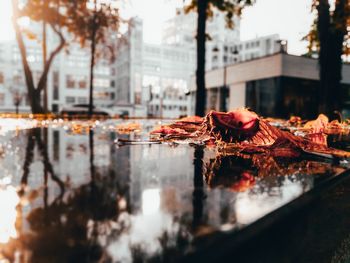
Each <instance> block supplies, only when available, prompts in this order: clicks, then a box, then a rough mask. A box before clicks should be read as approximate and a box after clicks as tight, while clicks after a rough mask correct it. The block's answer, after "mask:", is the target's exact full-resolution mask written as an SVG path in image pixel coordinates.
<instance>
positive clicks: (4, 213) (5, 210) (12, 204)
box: [0, 185, 20, 243]
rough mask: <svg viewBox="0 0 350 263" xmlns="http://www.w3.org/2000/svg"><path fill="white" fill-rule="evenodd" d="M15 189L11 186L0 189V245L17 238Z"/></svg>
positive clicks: (16, 196) (17, 202) (17, 201)
mask: <svg viewBox="0 0 350 263" xmlns="http://www.w3.org/2000/svg"><path fill="white" fill-rule="evenodd" d="M19 201H20V199H19V197H18V195H17V191H16V189H15V188H14V187H13V186H11V185H5V186H1V189H0V211H1V217H0V243H7V242H8V241H9V240H10V238H16V237H17V231H16V226H15V223H16V218H17V211H16V207H17V205H18V204H19Z"/></svg>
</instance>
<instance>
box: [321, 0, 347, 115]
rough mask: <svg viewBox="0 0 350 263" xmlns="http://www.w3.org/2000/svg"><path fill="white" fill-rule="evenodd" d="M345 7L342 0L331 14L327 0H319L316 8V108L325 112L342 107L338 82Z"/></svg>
mask: <svg viewBox="0 0 350 263" xmlns="http://www.w3.org/2000/svg"><path fill="white" fill-rule="evenodd" d="M345 7H346V1H345V0H340V1H338V2H337V5H336V9H335V12H334V13H333V15H332V16H331V13H330V11H329V8H330V6H329V3H328V0H320V1H319V5H318V7H317V11H318V20H317V31H318V37H319V40H320V53H319V66H320V89H319V93H318V102H319V107H318V111H319V113H325V114H327V115H332V114H333V112H334V111H336V110H337V111H340V110H341V107H342V90H341V84H340V81H341V78H342V77H341V70H342V59H341V56H342V52H343V41H344V36H345V34H346V19H344V18H345V15H344V10H345Z"/></svg>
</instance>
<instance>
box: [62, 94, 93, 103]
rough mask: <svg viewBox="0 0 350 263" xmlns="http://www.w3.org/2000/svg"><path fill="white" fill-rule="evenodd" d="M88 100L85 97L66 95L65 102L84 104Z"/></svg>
mask: <svg viewBox="0 0 350 263" xmlns="http://www.w3.org/2000/svg"><path fill="white" fill-rule="evenodd" d="M87 102H88V99H87V97H73V96H67V97H66V103H67V104H75V103H77V104H86V103H87Z"/></svg>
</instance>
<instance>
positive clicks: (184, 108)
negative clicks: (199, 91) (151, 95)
mask: <svg viewBox="0 0 350 263" xmlns="http://www.w3.org/2000/svg"><path fill="white" fill-rule="evenodd" d="M159 108H160V107H159V105H150V106H149V109H150V111H151V112H153V111H159ZM162 109H163V110H176V109H179V110H180V111H187V106H178V105H162Z"/></svg>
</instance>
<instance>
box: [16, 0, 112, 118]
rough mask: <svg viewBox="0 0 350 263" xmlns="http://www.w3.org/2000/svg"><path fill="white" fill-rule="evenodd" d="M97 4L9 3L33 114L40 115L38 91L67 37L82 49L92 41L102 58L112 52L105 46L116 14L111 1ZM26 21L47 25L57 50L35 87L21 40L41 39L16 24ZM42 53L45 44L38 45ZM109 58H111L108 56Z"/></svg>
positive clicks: (56, 0) (81, 0) (83, 0)
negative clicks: (55, 37)
mask: <svg viewBox="0 0 350 263" xmlns="http://www.w3.org/2000/svg"><path fill="white" fill-rule="evenodd" d="M104 2H105V3H102V4H100V3H98V1H96V0H95V1H94V2H92V1H91V0H75V1H71V0H28V1H26V2H25V4H24V5H22V4H20V3H19V1H18V0H12V6H13V10H14V23H13V24H14V28H15V31H16V38H17V42H18V45H19V49H20V53H21V58H22V64H23V69H24V74H25V80H26V86H27V90H28V98H29V101H30V103H31V108H32V112H33V113H42V112H43V111H44V110H43V107H42V106H41V101H40V97H41V95H40V94H41V91H42V90H43V89H44V88H45V86H46V83H47V76H48V73H49V70H50V67H51V65H52V62H53V60H54V58H55V57H56V56H57V55H58V53H59V52H60V51H61V50H62V49H63V48H64V47H65V46H67V45H68V41H67V39H68V36H71V37H72V38H73V41H78V42H79V43H80V44H81V45H82V46H84V45H85V44H86V43H87V42H88V41H91V40H92V39H93V42H94V43H97V44H101V47H102V48H100V49H96V52H94V54H95V53H96V54H97V55H102V54H105V53H106V52H104V51H105V49H106V48H107V49H108V50H109V51H111V50H113V47H112V46H111V45H109V44H107V40H108V39H109V38H108V36H109V34H108V33H109V31H114V30H116V29H117V28H118V25H119V23H118V21H119V20H118V19H119V16H118V10H117V9H116V8H114V7H113V4H114V1H110V2H106V1H104ZM22 17H28V18H29V19H30V20H31V21H34V22H37V23H44V24H47V25H48V26H49V27H50V29H51V30H52V32H54V33H55V35H56V36H57V38H58V42H57V43H58V44H57V46H56V47H55V48H54V49H52V51H51V53H50V55H49V56H48V58H47V60H46V61H45V62H44V66H43V72H42V74H41V77H40V79H39V82H38V84H37V85H36V86H35V84H34V78H33V74H32V70H31V67H30V65H29V63H28V61H27V50H26V46H25V41H24V37H25V36H26V37H27V38H28V39H29V40H35V39H37V40H38V41H42V39H45V36H44V34H46V33H44V31H42V32H31V31H28V29H25V28H22V27H20V26H19V24H18V19H20V18H22ZM42 45H43V49H44V45H45V49H46V43H45V41H42ZM111 54H112V56H111V57H114V53H112V52H111Z"/></svg>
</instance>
